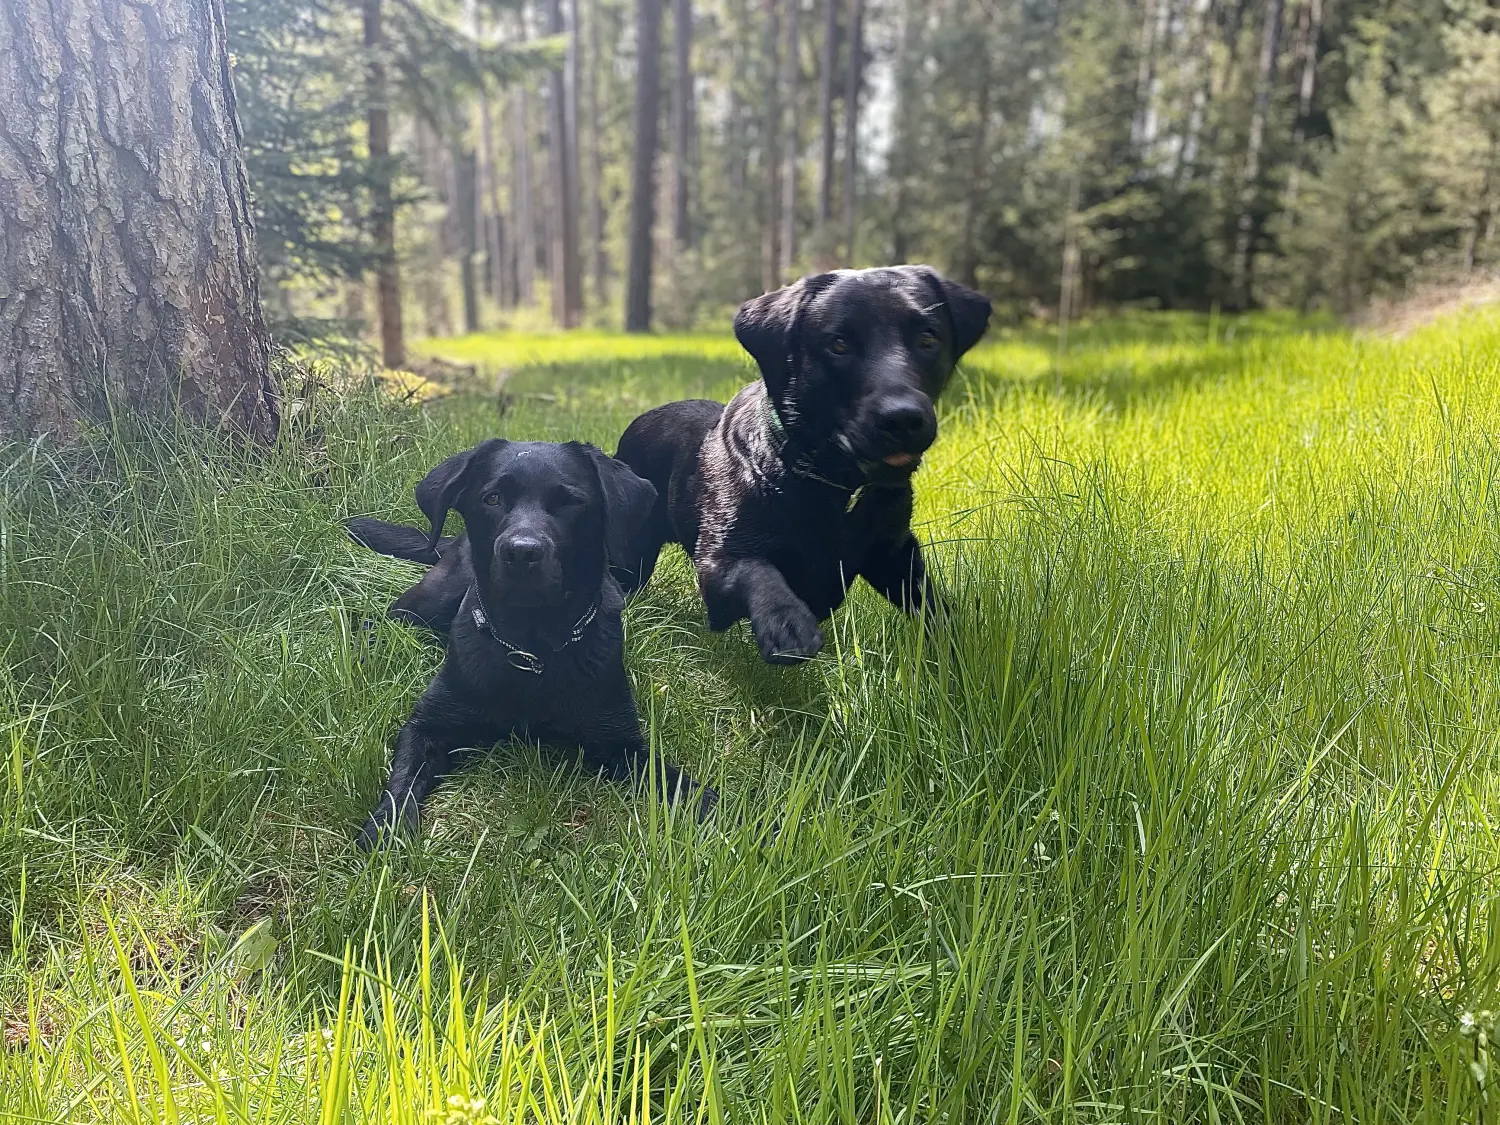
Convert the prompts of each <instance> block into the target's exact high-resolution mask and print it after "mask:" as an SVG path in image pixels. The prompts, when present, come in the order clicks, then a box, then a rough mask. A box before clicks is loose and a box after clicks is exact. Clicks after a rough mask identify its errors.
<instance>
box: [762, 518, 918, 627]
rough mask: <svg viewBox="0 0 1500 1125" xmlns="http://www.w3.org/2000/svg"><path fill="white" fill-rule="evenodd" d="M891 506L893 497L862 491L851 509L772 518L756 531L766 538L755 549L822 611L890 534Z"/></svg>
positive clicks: (839, 595) (831, 605) (829, 608)
mask: <svg viewBox="0 0 1500 1125" xmlns="http://www.w3.org/2000/svg"><path fill="white" fill-rule="evenodd" d="M887 506H888V498H884V497H869V498H866V497H865V496H858V497H855V498H854V502H853V503H852V504H851V505H850V506H849V509H848V510H847V511H844V510H840V509H837V508H833V509H827V508H825V509H824V510H823V511H821V512H818V513H817V514H816V515H814V516H812V517H811V518H800V519H794V520H785V519H784V518H783V519H770V520H767V521H766V522H765V524H763V530H762V532H761V534H759V535H757V536H756V538H758V539H761V541H762V542H761V544H760V548H761V549H760V550H759V551H757V552H756V553H758V554H761V555H762V557H766V558H768V559H769V560H770V561H771V562H772V563H773V564H774V565H775V566H776V568H777V569H778V570H780V571H781V573H782V575H783V576H785V578H786V580H787V583H788V584H789V585H790V586H791V587H792V590H793V592H794V593H796V595H797V596H798V597H800V598H801V599H802V600H803V601H804V602H806V603H807V605H808V608H809V609H811V610H812V611H813V612H814V613H815V614H817V615H818V616H823V615H824V614H826V613H829V612H832V611H833V610H834V609H836V608H837V607H838V606H839V605H840V604H842V603H843V600H844V595H845V592H846V591H847V589H848V587H849V585H850V584H851V583H852V582H853V581H854V579H855V578H856V577H857V576H858V575H859V574H860V573H861V572H862V571H863V570H864V568H865V564H866V561H867V560H868V559H869V557H870V554H871V552H872V551H873V550H874V549H875V548H876V546H877V544H879V543H880V542H881V541H882V540H883V539H884V538H889V530H888V528H887V527H886V524H887V523H889V522H890V521H889V518H888V513H886V512H885V511H884V510H883V509H884V508H885V507H887ZM766 514H767V515H769V514H770V513H766Z"/></svg>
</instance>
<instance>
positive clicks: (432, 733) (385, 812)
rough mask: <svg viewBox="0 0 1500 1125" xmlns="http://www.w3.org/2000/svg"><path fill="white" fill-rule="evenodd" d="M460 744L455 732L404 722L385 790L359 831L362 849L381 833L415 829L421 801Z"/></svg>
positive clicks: (443, 771)
mask: <svg viewBox="0 0 1500 1125" xmlns="http://www.w3.org/2000/svg"><path fill="white" fill-rule="evenodd" d="M462 744H463V739H462V737H461V736H460V735H458V734H457V733H456V732H454V731H451V730H446V729H441V728H434V727H432V726H429V725H426V724H424V723H422V722H421V721H420V720H417V719H410V720H408V721H407V723H406V725H405V726H403V727H402V728H401V734H400V736H399V737H398V738H397V740H396V753H395V754H394V755H393V756H392V758H391V776H390V780H389V781H387V782H386V786H385V792H384V793H382V794H381V795H380V801H379V803H378V804H376V806H375V808H374V810H373V811H372V812H371V813H370V816H369V819H368V820H366V821H365V824H364V827H363V828H361V829H360V830H359V836H358V838H357V841H356V842H357V843H358V844H359V847H360V848H361V849H362V850H364V851H369V850H370V849H371V848H373V847H375V846H376V845H377V844H378V843H379V842H380V840H381V838H382V837H384V836H395V835H397V834H403V833H414V832H415V831H416V830H417V824H418V818H419V810H420V809H421V805H422V801H423V800H424V799H425V798H426V796H427V794H429V793H431V792H432V790H433V789H434V788H435V787H436V786H437V783H438V782H439V781H441V780H442V778H443V775H444V774H446V773H447V772H448V770H449V767H450V766H451V765H452V759H453V751H454V750H456V749H458V747H459V746H460V745H462Z"/></svg>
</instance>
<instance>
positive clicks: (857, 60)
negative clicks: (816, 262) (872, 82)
mask: <svg viewBox="0 0 1500 1125" xmlns="http://www.w3.org/2000/svg"><path fill="white" fill-rule="evenodd" d="M853 4H854V10H853V11H852V12H850V14H849V68H848V70H846V71H845V72H844V78H845V85H844V264H845V265H849V266H852V265H854V263H855V260H856V258H855V253H854V252H855V245H854V242H855V224H856V222H857V221H858V218H859V216H858V211H857V207H858V200H859V196H858V193H857V185H856V183H855V181H856V179H857V176H856V173H857V172H858V170H859V87H860V84H861V82H862V81H863V79H864V51H865V44H864V22H865V0H853Z"/></svg>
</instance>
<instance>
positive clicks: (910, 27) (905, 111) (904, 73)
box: [826, 0, 923, 262]
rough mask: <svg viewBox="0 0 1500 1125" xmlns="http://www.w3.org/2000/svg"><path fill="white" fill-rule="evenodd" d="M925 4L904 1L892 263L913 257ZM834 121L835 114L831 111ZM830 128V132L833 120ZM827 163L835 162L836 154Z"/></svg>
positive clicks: (893, 159) (898, 61)
mask: <svg viewBox="0 0 1500 1125" xmlns="http://www.w3.org/2000/svg"><path fill="white" fill-rule="evenodd" d="M922 2H923V0H905V2H904V5H903V8H902V13H901V45H900V47H899V48H898V54H897V58H896V90H895V94H896V107H895V113H894V114H893V115H892V118H893V120H894V122H895V134H896V135H895V138H894V140H893V141H892V145H891V178H892V180H894V181H895V182H894V183H893V184H892V193H893V198H892V203H891V260H892V261H895V262H904V261H906V260H907V258H908V256H909V255H910V245H911V231H910V228H909V227H908V225H907V214H908V212H909V211H910V209H911V177H912V172H913V165H914V163H915V161H914V160H913V159H912V151H911V150H912V145H913V144H914V143H915V140H916V128H915V124H914V117H915V106H914V105H913V103H914V102H915V100H916V66H915V62H916V60H915V55H916V50H917V34H916V25H917V13H918V11H919V9H920V7H921V5H922ZM829 118H830V119H831V118H832V110H831V109H830V111H829ZM828 128H829V129H830V130H831V128H832V122H831V120H830V122H829V125H828ZM826 159H827V160H828V162H829V163H830V164H832V162H833V152H832V150H831V146H830V151H829V152H828V154H827V157H826Z"/></svg>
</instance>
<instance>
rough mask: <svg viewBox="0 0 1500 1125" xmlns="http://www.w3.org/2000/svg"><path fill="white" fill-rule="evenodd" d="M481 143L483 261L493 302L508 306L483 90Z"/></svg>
mask: <svg viewBox="0 0 1500 1125" xmlns="http://www.w3.org/2000/svg"><path fill="white" fill-rule="evenodd" d="M479 125H480V144H481V146H482V149H483V153H484V166H485V174H484V185H485V193H484V205H485V208H486V210H487V211H488V214H487V216H486V218H485V223H484V238H485V264H486V266H487V267H488V268H487V270H486V272H487V273H488V274H489V278H490V280H489V285H490V288H491V291H492V292H493V293H494V295H495V303H496V304H498V305H500V307H501V308H508V307H509V306H510V305H512V304H514V303H515V294H514V293H513V292H512V291H511V286H510V270H508V269H507V268H506V265H505V263H506V253H505V250H506V247H505V221H504V219H503V217H502V216H503V214H504V212H503V211H502V210H501V207H500V175H499V170H498V169H497V168H496V167H495V121H494V112H493V110H492V109H491V108H490V96H489V93H488V92H487V91H486V92H485V93H484V94H482V95H481V96H480V99H479Z"/></svg>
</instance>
